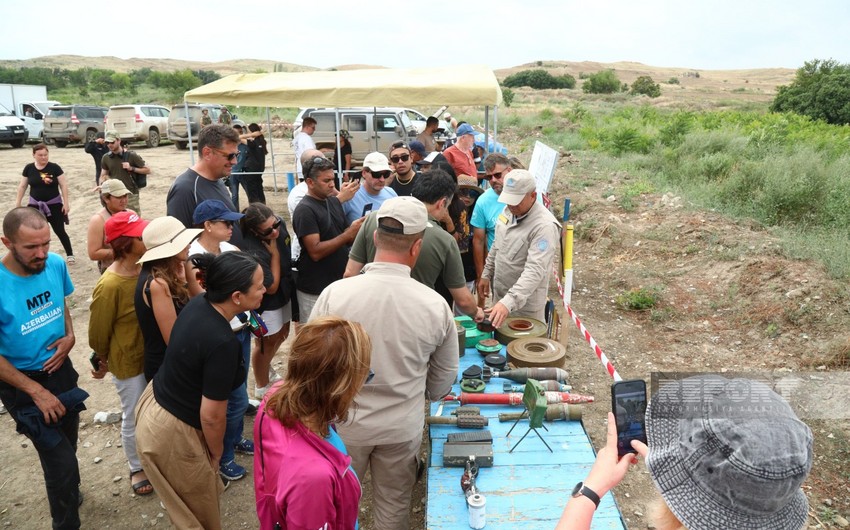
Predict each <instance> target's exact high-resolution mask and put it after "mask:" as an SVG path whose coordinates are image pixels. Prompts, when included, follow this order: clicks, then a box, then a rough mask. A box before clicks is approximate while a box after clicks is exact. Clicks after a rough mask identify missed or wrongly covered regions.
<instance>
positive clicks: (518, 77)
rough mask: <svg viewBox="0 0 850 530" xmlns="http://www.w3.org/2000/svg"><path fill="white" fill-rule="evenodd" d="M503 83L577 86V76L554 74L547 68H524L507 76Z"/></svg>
mask: <svg viewBox="0 0 850 530" xmlns="http://www.w3.org/2000/svg"><path fill="white" fill-rule="evenodd" d="M502 84H503V85H504V86H506V87H509V88H516V87H521V86H527V87H531V88H536V89H538V90H539V89H545V88H575V86H576V78H575V77H573V76H571V75H569V74H564V75H561V76H557V77H556V76H553V75H552V74H550V73H549V72H547V71H546V70H523V71H521V72H517V73H515V74H512V75H509V76H508V77H506V78H505V80H504V81H503V82H502Z"/></svg>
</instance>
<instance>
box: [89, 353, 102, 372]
mask: <svg viewBox="0 0 850 530" xmlns="http://www.w3.org/2000/svg"><path fill="white" fill-rule="evenodd" d="M89 362H90V363H91V367H92V369H93V370H94V371H95V372H97V371H98V370H100V360H99V359H98V358H97V354H96V353H95V352H91V355H89Z"/></svg>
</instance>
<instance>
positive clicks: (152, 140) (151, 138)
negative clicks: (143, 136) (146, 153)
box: [146, 129, 159, 147]
mask: <svg viewBox="0 0 850 530" xmlns="http://www.w3.org/2000/svg"><path fill="white" fill-rule="evenodd" d="M146 143H147V144H148V147H157V146H159V131H157V130H156V129H151V130H150V131H148V141H147V142H146Z"/></svg>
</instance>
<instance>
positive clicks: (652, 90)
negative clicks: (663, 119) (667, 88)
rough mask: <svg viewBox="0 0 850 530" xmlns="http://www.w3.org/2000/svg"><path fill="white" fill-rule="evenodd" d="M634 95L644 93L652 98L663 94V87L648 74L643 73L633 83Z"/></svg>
mask: <svg viewBox="0 0 850 530" xmlns="http://www.w3.org/2000/svg"><path fill="white" fill-rule="evenodd" d="M631 93H632V95H638V94H643V95H646V96H649V97H651V98H657V97H658V96H660V95H661V87H660V86H659V85H658V83H656V82H655V81H653V80H652V78H651V77H649V76H648V75H642V76H640V77H638V78H637V79H635V82H634V83H632V92H631Z"/></svg>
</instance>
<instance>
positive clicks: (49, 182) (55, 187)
mask: <svg viewBox="0 0 850 530" xmlns="http://www.w3.org/2000/svg"><path fill="white" fill-rule="evenodd" d="M62 173H63V171H62V168H61V167H59V164H54V163H53V162H48V163H47V165H46V166H44V169H36V167H35V164H34V163H29V164H27V165H26V166H24V171H23V173H22V175H23V176H24V177H26V179H27V184H29V186H30V197H32V198H33V199H35V200H37V201H49V200H50V199H53V198H55V197H56V196H57V195H59V175H61V174H62Z"/></svg>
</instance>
